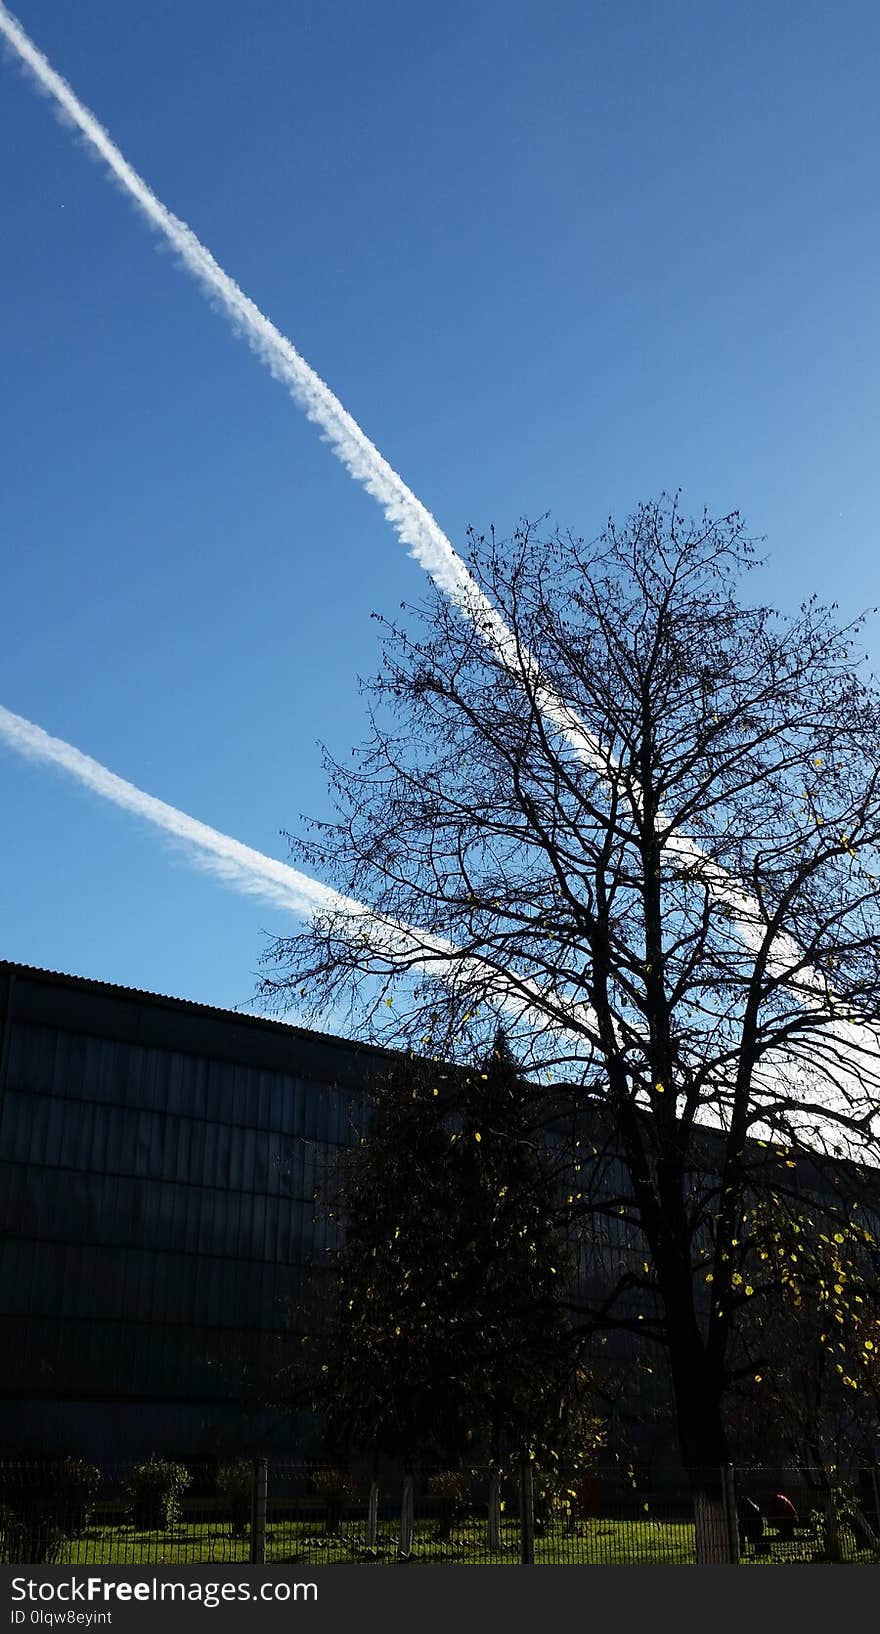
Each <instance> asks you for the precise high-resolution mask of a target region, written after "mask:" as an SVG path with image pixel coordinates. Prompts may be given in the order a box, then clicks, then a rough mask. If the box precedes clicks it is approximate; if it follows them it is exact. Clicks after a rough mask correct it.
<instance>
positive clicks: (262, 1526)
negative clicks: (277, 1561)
mask: <svg viewBox="0 0 880 1634" xmlns="http://www.w3.org/2000/svg"><path fill="white" fill-rule="evenodd" d="M268 1486H269V1460H268V1458H255V1459H254V1461H253V1465H252V1473H251V1565H252V1566H262V1565H264V1564H265V1560H266V1498H267V1492H268Z"/></svg>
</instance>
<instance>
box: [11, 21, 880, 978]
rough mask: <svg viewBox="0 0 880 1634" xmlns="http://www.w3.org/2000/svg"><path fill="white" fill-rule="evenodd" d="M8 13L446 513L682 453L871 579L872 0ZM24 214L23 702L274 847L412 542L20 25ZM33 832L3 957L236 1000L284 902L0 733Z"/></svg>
mask: <svg viewBox="0 0 880 1634" xmlns="http://www.w3.org/2000/svg"><path fill="white" fill-rule="evenodd" d="M15 9H16V11H17V15H18V16H19V18H20V20H21V22H22V23H23V25H24V27H25V28H26V29H27V30H28V31H29V32H30V34H31V35H32V37H33V38H34V40H35V42H36V44H37V45H38V46H39V47H40V48H41V49H42V50H43V51H44V52H45V53H46V54H47V55H48V57H49V58H50V60H51V62H52V63H53V65H54V66H55V67H56V68H57V69H58V70H59V72H61V73H62V74H64V75H65V76H66V77H67V78H68V79H69V80H70V81H71V83H72V85H73V88H74V90H75V91H76V92H77V93H78V95H79V96H80V97H81V98H82V99H83V101H84V102H86V103H87V104H88V105H89V106H90V107H91V108H92V110H93V111H94V112H95V113H96V114H97V116H98V118H99V119H100V120H101V121H102V123H104V124H105V125H106V126H107V127H108V128H109V130H110V132H111V134H112V135H113V136H114V138H115V140H116V141H117V142H118V143H119V145H120V146H121V147H122V149H123V151H124V152H125V154H126V156H127V157H128V158H129V159H130V161H131V162H132V164H134V165H135V167H136V168H137V169H139V170H140V171H141V173H142V174H143V175H144V176H145V178H146V179H147V181H148V182H149V183H150V184H151V186H152V187H153V188H154V189H155V191H156V192H157V193H158V194H159V196H160V198H162V199H163V201H164V202H165V203H166V204H168V205H169V207H170V208H171V209H173V210H174V211H176V212H177V213H178V214H179V215H181V216H183V217H184V218H185V219H186V220H188V221H189V222H190V224H191V225H192V227H193V228H194V230H195V231H196V232H197V233H198V234H199V235H200V237H201V238H202V239H203V240H204V241H205V242H206V243H207V245H208V246H209V247H210V248H211V250H212V251H213V253H214V254H215V256H216V257H217V259H218V260H219V261H220V262H221V264H222V265H223V266H225V267H226V269H227V270H228V271H229V272H230V273H231V274H232V275H233V276H234V277H235V278H236V279H237V280H238V282H239V283H240V284H241V285H242V287H243V288H244V289H245V290H246V291H247V292H248V293H249V294H250V295H251V296H252V298H253V299H254V300H255V301H257V302H258V303H259V305H260V306H261V307H262V308H263V310H264V311H265V312H267V313H268V315H269V316H270V317H271V318H272V319H273V320H274V321H275V322H276V323H277V324H278V326H279V327H280V328H281V329H282V330H284V331H285V332H286V333H287V334H288V335H290V336H291V338H292V339H293V340H294V341H295V343H296V344H297V345H298V347H299V348H300V350H301V351H302V352H303V354H304V355H305V357H306V358H307V359H308V360H309V362H310V363H311V364H312V365H313V366H314V367H315V368H316V369H317V370H318V371H319V372H320V373H321V374H322V375H323V377H324V378H325V379H326V380H327V381H328V382H329V384H330V385H331V386H332V387H333V389H334V390H335V391H336V393H337V394H338V395H339V396H340V397H341V398H342V400H343V402H344V403H345V405H346V406H347V407H348V409H349V410H350V411H351V412H352V413H353V414H354V415H355V416H356V417H357V418H358V420H359V421H360V423H361V424H362V426H363V427H364V429H365V430H366V431H367V433H368V434H369V435H370V436H371V437H372V438H373V440H374V441H375V442H376V443H377V444H378V445H379V447H380V448H381V449H382V451H383V453H384V454H385V455H386V457H387V458H388V459H389V460H390V461H391V462H392V463H393V464H394V465H395V466H396V468H397V469H398V470H399V471H400V472H401V474H402V475H403V476H404V478H405V479H406V481H407V482H408V483H409V484H410V486H411V487H412V488H413V489H414V490H415V492H416V493H417V494H418V495H419V496H420V498H422V499H423V500H424V502H425V503H426V504H427V505H428V506H429V507H430V508H431V509H432V511H433V512H434V514H435V515H436V516H437V518H438V520H439V522H440V523H441V525H442V526H443V527H444V529H445V530H446V532H447V533H448V534H449V536H450V538H451V539H452V540H453V543H456V544H462V543H463V541H464V532H465V529H466V527H467V525H468V524H469V523H473V524H474V525H475V526H477V527H478V528H483V527H486V526H488V524H489V523H490V522H494V523H495V524H496V526H497V527H498V528H499V530H500V531H501V532H507V531H509V530H510V529H511V528H512V527H513V526H514V525H515V523H516V521H517V519H518V518H519V517H520V516H521V515H522V514H527V515H536V514H539V513H541V512H543V511H545V510H550V511H551V512H552V515H553V518H554V520H556V521H558V522H559V523H560V524H561V525H563V526H571V527H572V528H574V529H576V530H578V531H580V532H583V533H585V534H587V535H588V536H591V535H594V534H595V533H597V532H598V531H599V530H600V528H601V526H602V524H603V522H604V520H605V518H606V517H607V516H608V514H609V513H613V514H615V515H617V516H625V515H626V514H627V513H628V512H629V511H630V510H631V509H632V508H633V507H634V505H635V504H636V503H637V502H638V501H639V500H640V499H643V498H646V497H649V496H651V495H654V494H656V493H657V492H658V491H659V490H660V489H661V488H663V487H667V488H669V487H676V486H679V485H680V486H681V487H682V488H683V490H684V502H685V504H686V505H687V506H690V507H692V508H694V509H698V508H701V507H702V505H703V503H704V502H705V503H707V504H708V505H709V506H710V508H711V509H713V510H716V511H719V512H720V511H725V510H728V509H731V508H733V507H735V506H736V507H739V508H740V509H741V510H742V512H743V513H744V515H745V516H746V518H747V520H748V522H749V524H750V527H751V529H752V531H753V532H754V533H755V534H758V535H766V540H767V544H766V548H767V550H768V552H769V556H770V561H769V565H768V567H767V568H766V569H765V570H764V571H763V572H762V575H761V579H760V591H761V593H762V594H763V595H765V596H766V597H768V598H769V599H771V600H774V601H775V602H777V604H779V605H781V606H782V607H784V608H793V607H794V606H795V605H796V604H797V603H798V602H799V601H800V599H801V598H802V597H804V596H806V595H809V594H811V593H812V592H814V591H815V592H817V593H818V594H819V596H820V597H822V598H824V599H829V600H837V601H839V602H840V604H841V610H842V612H843V613H852V612H855V611H857V610H858V609H860V608H861V607H863V606H865V605H868V604H873V603H874V602H875V601H878V600H880V594H878V579H880V571H878V568H877V565H876V564H877V548H876V541H877V525H876V512H877V507H876V500H875V490H876V484H877V475H876V473H877V465H878V461H877V427H878V423H880V412H878V411H880V401H878V398H880V370H878V322H880V320H878V303H877V296H876V278H877V266H878V262H880V254H878V251H880V242H878V240H880V227H878V215H877V209H876V175H877V167H878V160H880V140H878V138H880V111H878V98H877V95H876V85H877V81H878V70H880V12H878V10H877V8H876V7H875V6H871V5H868V4H864V5H860V4H842V5H838V6H836V7H834V8H831V7H829V6H827V5H821V6H820V5H811V4H799V5H798V6H797V7H786V6H770V7H767V6H766V5H760V6H759V5H752V4H739V5H737V6H735V7H734V6H729V5H726V4H721V3H717V4H716V3H699V4H697V3H695V4H686V3H676V0H668V3H663V4H655V5H649V4H630V3H626V0H624V3H616V4H608V5H598V4H590V3H584V0H580V3H571V4H570V3H567V0H565V3H552V0H550V3H548V0H544V3H542V4H523V3H519V0H511V3H506V4H500V3H494V0H492V3H489V0H469V3H468V4H462V3H459V0H446V3H445V4H444V5H443V6H439V7H437V6H428V5H425V4H422V3H420V0H418V3H411V4H408V5H405V4H391V3H386V0H369V3H368V4H364V3H359V4H354V3H350V0H344V3H343V0H340V3H338V4H329V3H308V4H307V3H305V0H252V3H251V4H250V6H248V7H247V8H239V7H233V6H232V5H231V4H229V3H227V0H141V3H139V4H137V5H134V4H128V5H120V4H118V3H113V0H76V3H75V4H73V3H70V0H68V3H65V4H59V3H58V0H17V6H16V8H15ZM0 208H2V220H3V254H2V256H0V325H2V369H0V438H2V448H3V453H4V459H3V468H4V470H3V483H2V486H0V537H2V540H3V586H4V592H5V593H4V596H3V612H4V616H3V639H2V641H0V702H2V703H3V704H5V705H6V707H7V708H9V709H12V710H14V711H16V712H17V713H19V714H22V715H25V716H27V717H28V718H29V719H31V720H34V721H36V722H38V723H39V724H40V725H42V726H43V727H45V728H46V730H47V731H49V732H52V733H54V734H56V735H57V736H59V737H63V738H67V739H68V740H70V741H71V742H73V743H75V744H76V745H77V746H78V747H79V748H81V749H83V750H84V751H86V752H87V753H89V754H91V755H93V756H95V757H96V758H97V759H99V760H101V761H103V762H104V763H105V764H107V765H108V766H110V767H111V768H112V769H113V770H114V771H116V772H118V773H119V774H121V775H122V776H124V777H127V778H130V779H131V780H132V781H133V782H135V783H138V784H139V785H140V786H141V787H143V788H145V789H147V790H148V791H149V792H151V793H153V794H156V795H159V796H161V797H162V798H163V799H165V800H167V801H169V802H171V803H172V804H174V805H177V806H180V807H182V808H183V809H184V810H185V811H188V812H190V813H192V814H193V815H194V816H197V817H200V818H202V819H203V820H205V821H207V822H209V823H211V824H213V825H214V826H216V827H218V828H220V829H224V830H226V831H227V832H228V833H230V834H233V835H235V836H236V837H237V838H239V839H241V840H244V841H245V842H247V843H248V844H250V845H253V846H256V847H258V848H259V849H261V850H264V851H268V852H271V853H273V854H275V855H279V856H282V857H284V856H285V855H286V852H285V849H284V842H283V841H282V840H281V838H280V835H279V830H280V829H281V828H282V827H291V826H295V825H296V821H297V817H298V814H299V813H300V812H311V813H316V814H320V813H321V812H323V811H324V810H325V809H326V796H325V790H324V782H323V775H322V772H321V767H320V755H319V750H318V748H317V740H319V739H323V740H325V741H327V742H328V743H329V745H330V746H331V748H332V749H333V750H334V751H336V752H337V753H339V754H340V756H344V755H345V754H346V752H347V750H348V748H349V747H350V745H351V744H352V743H354V742H356V741H358V740H359V739H360V738H361V737H362V735H363V726H364V715H363V706H362V703H361V701H360V700H359V698H358V693H357V675H358V673H369V672H370V671H371V670H372V669H373V668H374V667H375V663H376V658H377V646H376V640H377V632H376V626H375V624H374V623H372V622H371V621H370V618H369V614H370V612H371V611H372V610H374V609H375V610H382V611H385V612H394V610H395V609H396V608H397V605H398V603H399V602H400V600H401V598H403V597H408V598H412V597H415V596H417V595H418V594H419V591H420V588H421V585H422V574H421V570H420V569H419V568H418V567H417V566H416V564H415V563H414V562H413V561H412V560H411V559H410V558H409V557H408V556H407V554H406V552H405V550H404V548H403V547H402V546H401V545H400V543H399V542H398V540H397V539H396V537H395V535H394V534H393V532H392V531H391V530H390V528H389V527H388V525H387V524H386V523H385V522H384V520H383V518H382V515H381V512H380V511H379V509H378V508H377V507H376V506H375V504H374V503H373V502H372V501H371V500H370V499H369V498H368V497H367V496H366V495H365V494H364V493H363V492H362V491H361V490H360V489H359V488H357V487H356V486H355V485H354V484H353V483H352V482H351V480H350V479H349V478H348V477H347V476H346V474H345V472H344V471H343V470H342V468H341V467H340V466H339V465H338V464H337V462H336V461H335V460H334V459H333V458H332V457H331V455H330V453H329V452H328V450H327V448H326V447H325V446H324V445H323V444H322V443H321V441H320V439H319V437H318V436H317V434H316V432H315V430H314V428H313V427H312V426H310V425H309V424H308V423H307V422H306V421H305V420H304V418H303V417H302V415H301V414H300V413H299V412H298V411H297V409H296V408H295V406H294V405H293V404H292V403H291V401H290V398H289V397H288V396H287V394H286V393H285V392H284V390H283V389H281V388H280V387H279V386H278V385H277V384H276V383H275V382H273V380H272V379H271V378H270V377H269V375H268V374H267V373H266V372H265V371H264V370H263V369H261V368H260V366H259V364H258V363H257V361H256V360H255V359H254V357H253V356H252V355H251V354H250V353H249V352H248V350H247V349H246V347H245V346H243V345H242V344H241V343H240V342H236V341H235V339H234V338H233V337H232V335H231V333H230V331H229V329H228V327H227V325H226V323H225V320H223V319H221V318H219V317H218V316H217V315H216V314H215V313H214V312H212V311H211V309H210V307H209V306H208V305H207V304H206V302H205V301H204V299H203V298H202V296H201V295H200V293H199V291H198V290H197V289H196V287H195V286H194V285H193V283H192V282H191V280H190V279H188V278H187V277H186V276H184V275H183V274H182V273H181V272H180V271H179V270H178V269H177V267H176V265H175V263H174V261H173V258H172V257H171V255H170V254H167V253H163V252H161V251H160V250H159V249H158V248H157V245H156V241H155V239H154V238H153V237H152V235H151V234H150V233H149V231H148V230H147V228H146V227H145V226H144V224H143V222H142V221H141V220H140V218H139V217H138V216H137V215H136V214H135V212H134V211H133V209H132V208H131V206H130V205H129V204H128V203H127V202H126V200H125V199H124V198H123V197H122V196H121V194H120V193H119V192H118V191H117V190H116V189H115V188H114V187H113V186H112V185H111V184H110V183H109V182H108V181H107V179H106V177H105V176H104V174H103V172H102V171H101V170H100V169H99V167H98V166H97V165H96V164H95V163H93V162H92V161H91V160H90V159H89V157H88V156H87V155H86V153H85V151H84V149H83V147H82V145H81V144H80V143H79V142H78V141H76V140H75V139H73V138H72V136H71V134H70V132H69V131H67V130H66V129H65V128H64V127H62V126H61V125H60V124H59V123H58V121H57V120H56V119H55V117H54V116H53V114H52V111H51V109H50V107H49V105H48V103H47V102H46V101H45V99H43V98H42V97H40V96H39V95H37V94H36V92H35V91H34V89H33V87H32V85H31V84H30V83H29V82H28V81H27V80H26V79H25V78H24V77H23V75H22V74H21V72H20V71H19V69H18V68H17V67H16V65H15V64H14V63H13V62H12V61H11V60H10V59H9V58H8V56H7V57H5V58H4V60H3V61H2V62H0ZM756 588H757V587H756ZM878 629H880V626H876V625H875V626H874V628H873V629H872V630H871V631H870V632H869V636H868V642H867V646H868V648H869V650H870V651H871V655H872V658H873V659H876V658H877V657H878V648H880V639H878ZM0 847H2V854H3V858H4V866H3V868H2V870H0V956H5V957H8V958H13V959H20V960H24V961H27V962H30V963H34V964H41V965H46V966H49V967H51V968H56V969H63V970H70V971H73V972H75V973H78V974H81V975H87V976H94V977H98V978H101V979H105V980H111V981H119V982H123V983H127V984H131V985H133V986H139V987H146V988H151V989H154V990H158V991H162V992H170V993H176V994H180V995H181V996H185V997H189V998H196V999H200V1000H203V1001H205V1002H208V1003H214V1004H221V1005H234V1004H239V1003H247V1002H248V1000H249V999H250V997H251V995H252V993H253V990H254V985H255V973H256V971H257V967H258V961H259V957H260V952H261V949H262V946H263V937H262V933H263V931H266V930H268V931H278V930H283V929H285V928H287V926H288V922H287V921H285V920H284V918H283V916H282V914H281V913H280V911H279V910H277V909H272V908H271V907H262V906H260V905H259V904H256V903H254V902H252V901H250V900H248V899H246V898H242V897H238V896H236V895H235V894H234V893H232V892H231V891H229V890H226V889H224V888H223V887H222V886H221V885H219V884H217V883H216V882H212V881H211V880H209V879H207V878H205V877H202V876H200V875H199V874H198V873H195V872H194V871H192V869H191V868H190V867H189V866H188V865H187V864H186V862H185V861H184V860H183V859H182V857H181V856H179V855H176V854H175V853H174V852H173V851H172V850H170V849H169V847H168V846H167V845H166V844H165V843H164V842H163V841H162V840H160V839H159V838H158V837H157V836H155V835H154V834H153V833H151V832H148V831H147V830H145V829H144V828H142V827H141V826H140V825H139V824H138V823H136V822H132V820H131V819H130V818H127V817H126V816H125V815H124V814H123V813H121V812H118V811H115V810H113V809H112V808H110V807H108V806H106V805H104V804H102V803H101V802H100V801H99V800H98V799H97V798H96V797H94V796H92V795H89V794H87V793H85V792H84V791H81V790H80V789H78V788H77V787H76V786H75V785H74V784H73V783H71V782H69V781H67V780H66V779H64V778H62V777H61V776H60V775H59V774H56V773H53V772H51V771H49V770H47V769H45V768H41V767H38V766H33V765H30V764H28V763H26V762H24V761H22V760H20V759H18V758H17V757H15V756H14V755H13V754H12V753H10V752H9V751H8V750H6V749H3V748H2V747H0ZM290 923H292V922H290Z"/></svg>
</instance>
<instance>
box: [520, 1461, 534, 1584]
mask: <svg viewBox="0 0 880 1634" xmlns="http://www.w3.org/2000/svg"><path fill="white" fill-rule="evenodd" d="M519 1559H520V1565H521V1566H534V1564H535V1472H534V1468H533V1465H532V1460H531V1458H530V1457H529V1455H528V1453H524V1454H523V1456H522V1458H521V1459H520V1461H519Z"/></svg>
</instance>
